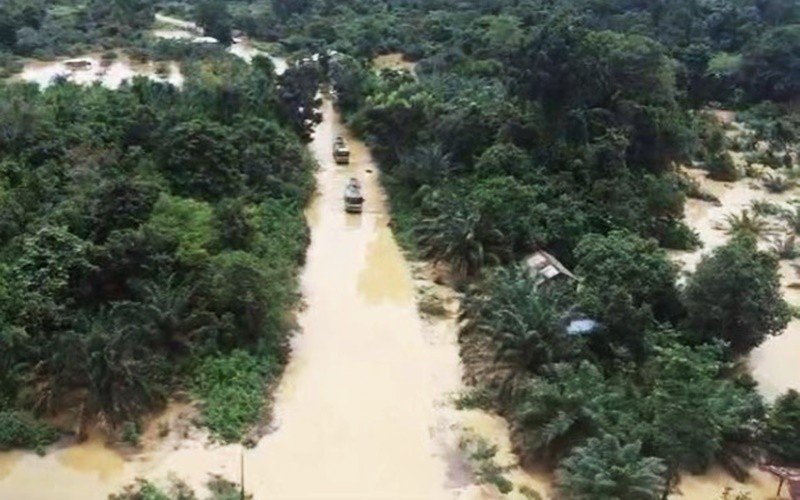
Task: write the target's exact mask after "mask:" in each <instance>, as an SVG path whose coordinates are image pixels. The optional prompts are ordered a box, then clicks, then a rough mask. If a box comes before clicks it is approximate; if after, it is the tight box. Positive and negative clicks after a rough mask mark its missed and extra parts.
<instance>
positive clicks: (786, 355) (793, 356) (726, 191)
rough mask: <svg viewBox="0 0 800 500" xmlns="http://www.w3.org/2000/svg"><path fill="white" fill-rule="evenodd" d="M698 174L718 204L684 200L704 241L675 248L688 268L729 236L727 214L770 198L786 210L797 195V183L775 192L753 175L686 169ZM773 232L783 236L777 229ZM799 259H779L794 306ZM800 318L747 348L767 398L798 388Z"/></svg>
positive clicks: (798, 299)
mask: <svg viewBox="0 0 800 500" xmlns="http://www.w3.org/2000/svg"><path fill="white" fill-rule="evenodd" d="M686 173H687V174H688V175H689V176H690V177H692V178H694V179H696V180H697V181H698V182H699V183H700V186H701V187H702V189H703V190H705V191H707V192H709V193H711V194H713V195H714V196H716V197H717V198H718V199H719V203H716V204H715V203H712V202H707V201H701V200H696V199H689V200H687V202H686V222H687V223H688V224H689V226H690V227H691V228H692V229H694V230H695V231H697V232H698V234H699V235H700V238H701V240H702V242H703V244H704V246H703V248H701V249H700V250H698V251H695V252H673V253H672V255H673V258H674V259H675V260H676V261H677V262H680V263H681V264H682V265H683V266H684V269H686V270H687V271H692V270H694V268H695V267H696V266H697V263H698V262H699V261H700V259H701V258H702V256H703V255H706V254H708V253H710V252H711V251H713V250H714V249H715V248H716V247H718V246H720V245H723V244H724V243H725V242H726V241H728V238H729V235H728V234H727V231H726V229H727V227H726V217H728V216H730V215H738V214H741V213H742V211H743V210H749V211H751V210H752V203H753V202H769V203H772V204H775V205H776V206H779V207H781V208H785V209H790V208H792V207H793V205H792V202H793V201H794V200H795V199H800V188H794V189H790V190H788V191H786V192H784V193H781V194H773V193H770V192H768V191H767V190H766V189H764V188H763V187H762V186H761V185H760V184H759V183H758V182H757V181H756V180H754V179H748V178H745V179H742V180H739V181H737V182H730V183H726V182H717V181H713V180H711V179H707V178H706V177H705V172H704V171H701V170H696V169H691V170H686ZM775 233H776V234H775V236H781V235H783V232H782V231H781V230H780V229H778V228H776V229H775ZM769 244H770V243H769V240H768V239H767V238H764V239H762V240H761V241H760V245H761V247H762V248H764V249H766V248H768V247H769ZM798 265H800V260H798V259H795V260H792V261H782V262H781V283H782V285H783V292H784V298H785V299H786V301H787V302H788V303H789V304H791V305H793V306H800V291H798V289H797V285H798V283H800V276H799V275H798V271H797V269H796V267H797V266H798ZM798 353H800V320H797V319H795V320H792V322H791V323H789V326H788V328H787V329H786V331H785V332H784V333H783V334H782V335H779V336H777V337H770V338H768V339H767V340H766V341H765V342H764V343H763V344H761V346H759V347H757V348H756V349H754V350H753V351H752V352H751V353H750V358H749V365H750V369H751V371H752V374H753V376H754V377H755V379H756V380H757V381H758V383H759V391H760V392H761V393H762V394H763V395H764V397H766V398H767V399H773V398H775V397H776V396H778V395H779V394H781V393H783V392H785V391H786V390H788V389H800V363H798V362H797V355H798Z"/></svg>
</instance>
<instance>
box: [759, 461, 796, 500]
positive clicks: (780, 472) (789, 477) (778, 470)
mask: <svg viewBox="0 0 800 500" xmlns="http://www.w3.org/2000/svg"><path fill="white" fill-rule="evenodd" d="M758 468H759V469H761V470H763V471H764V472H769V473H770V474H772V475H773V476H775V477H777V478H778V479H780V482H779V483H778V492H777V493H775V495H776V496H779V497H780V496H781V490H782V489H783V483H788V484H789V498H791V499H792V500H800V468H797V467H781V466H778V465H769V464H762V465H759V466H758Z"/></svg>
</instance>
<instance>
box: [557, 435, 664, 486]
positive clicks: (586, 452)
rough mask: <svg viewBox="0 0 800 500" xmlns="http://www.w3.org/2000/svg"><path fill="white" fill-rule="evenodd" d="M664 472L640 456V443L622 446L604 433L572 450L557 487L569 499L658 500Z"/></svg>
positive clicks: (656, 461) (659, 465)
mask: <svg viewBox="0 0 800 500" xmlns="http://www.w3.org/2000/svg"><path fill="white" fill-rule="evenodd" d="M665 471H666V468H665V467H664V464H663V462H662V461H661V460H660V459H658V458H653V457H642V456H641V443H640V442H638V441H636V442H633V443H629V444H626V445H622V444H620V442H619V440H618V439H617V438H616V437H614V436H611V435H608V434H606V435H603V436H601V437H599V438H591V439H589V440H588V441H587V442H586V444H585V445H583V446H580V447H578V448H575V449H574V450H573V452H572V453H571V454H570V455H569V456H568V457H567V458H565V459H564V460H563V461H562V462H561V466H560V467H559V469H558V471H557V472H556V484H557V485H558V488H559V490H560V491H561V492H563V493H564V496H565V497H567V498H570V499H572V500H617V499H621V498H624V499H626V500H657V499H659V498H661V494H662V493H663V491H664V487H665V479H664V473H665Z"/></svg>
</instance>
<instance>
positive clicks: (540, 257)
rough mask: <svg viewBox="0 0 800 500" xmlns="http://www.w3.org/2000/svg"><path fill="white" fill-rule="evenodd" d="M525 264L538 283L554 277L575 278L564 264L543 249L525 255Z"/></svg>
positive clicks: (554, 278)
mask: <svg viewBox="0 0 800 500" xmlns="http://www.w3.org/2000/svg"><path fill="white" fill-rule="evenodd" d="M525 265H526V266H527V267H528V269H529V270H530V272H531V273H532V274H533V275H534V277H535V278H536V281H537V282H538V283H539V284H541V283H544V282H547V281H550V280H556V279H570V280H577V278H576V277H575V275H574V274H572V273H571V272H570V271H569V269H567V268H566V267H565V266H564V264H562V263H561V262H559V261H558V259H556V258H555V257H553V256H552V255H550V254H549V253H547V252H545V251H544V250H539V251H538V252H536V253H533V254H531V255H529V256H528V257H526V258H525Z"/></svg>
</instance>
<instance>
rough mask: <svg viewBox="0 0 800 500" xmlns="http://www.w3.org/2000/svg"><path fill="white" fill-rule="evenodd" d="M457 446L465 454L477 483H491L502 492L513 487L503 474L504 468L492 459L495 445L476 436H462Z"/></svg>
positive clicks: (504, 492) (495, 453)
mask: <svg viewBox="0 0 800 500" xmlns="http://www.w3.org/2000/svg"><path fill="white" fill-rule="evenodd" d="M459 448H461V450H462V451H463V452H465V454H466V455H467V459H468V460H469V462H470V465H471V466H472V472H473V474H475V479H476V480H477V481H478V483H480V484H493V485H494V486H496V487H497V489H498V490H499V491H500V493H503V494H506V493H510V492H511V491H512V490H513V489H514V485H513V483H511V481H509V480H508V479H506V478H505V476H503V473H504V472H505V470H506V469H505V468H504V467H501V466H499V465H498V464H497V463H496V462H495V461H494V457H495V455H497V447H496V446H493V445H490V444H489V443H488V442H486V440H485V439H482V438H480V437H477V436H463V437H462V438H461V441H460V442H459Z"/></svg>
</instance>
